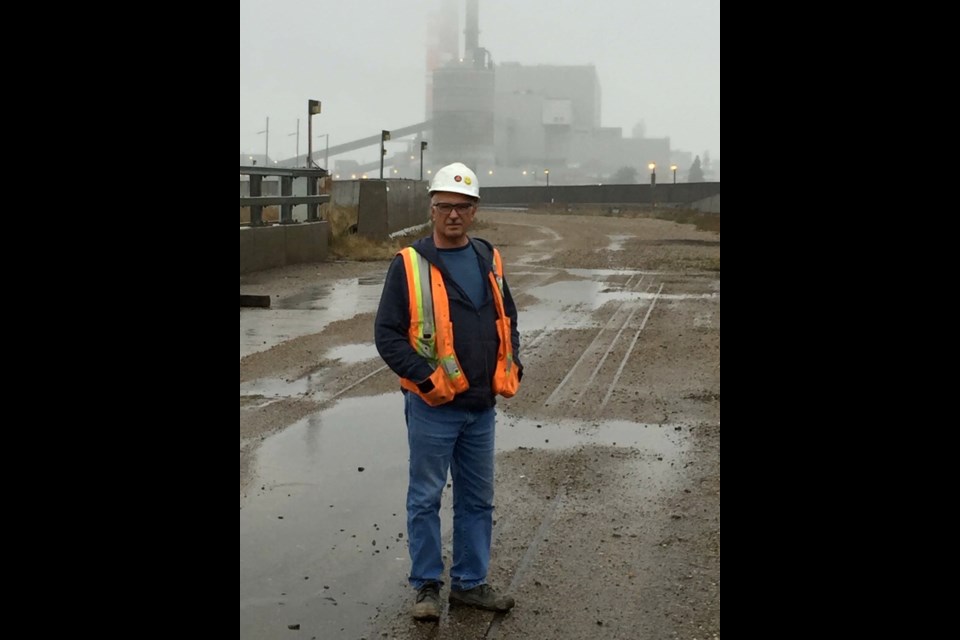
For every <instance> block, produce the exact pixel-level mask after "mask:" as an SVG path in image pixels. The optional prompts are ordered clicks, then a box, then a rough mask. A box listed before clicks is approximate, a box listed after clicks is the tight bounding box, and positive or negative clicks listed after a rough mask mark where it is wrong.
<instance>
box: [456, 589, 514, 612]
mask: <svg viewBox="0 0 960 640" xmlns="http://www.w3.org/2000/svg"><path fill="white" fill-rule="evenodd" d="M514 604H515V603H514V601H513V598H512V597H510V596H501V595H498V594H497V592H496V591H495V590H494V588H493V587H491V586H490V585H488V584H482V585H480V586H479V587H474V588H473V589H467V590H466V591H450V606H453V605H463V606H465V607H474V608H476V609H486V610H487V611H509V610H510V609H513V605H514Z"/></svg>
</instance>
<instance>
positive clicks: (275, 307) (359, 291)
mask: <svg viewBox="0 0 960 640" xmlns="http://www.w3.org/2000/svg"><path fill="white" fill-rule="evenodd" d="M382 289H383V281H382V279H374V278H364V279H363V280H362V281H360V280H358V279H357V278H346V279H343V280H337V281H335V282H333V283H324V284H318V285H316V286H313V287H307V288H305V289H303V290H302V291H300V292H298V293H297V294H296V295H294V296H289V297H287V298H276V299H273V300H271V305H272V308H270V309H249V308H241V309H240V358H243V357H244V356H246V355H249V354H251V353H256V352H258V351H266V350H267V349H270V348H271V347H274V346H276V345H278V344H280V343H281V342H285V341H287V340H291V339H293V338H297V337H300V336H305V335H310V334H312V333H319V332H320V331H323V329H324V327H326V326H327V325H328V324H330V323H331V322H336V321H338V320H347V319H349V318H352V317H354V316H356V315H359V314H362V313H372V312H373V311H376V308H377V305H378V304H379V303H380V291H381V290H382Z"/></svg>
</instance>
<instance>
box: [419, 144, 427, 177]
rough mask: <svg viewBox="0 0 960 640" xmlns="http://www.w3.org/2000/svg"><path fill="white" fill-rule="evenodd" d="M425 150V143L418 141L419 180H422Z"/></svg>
mask: <svg viewBox="0 0 960 640" xmlns="http://www.w3.org/2000/svg"><path fill="white" fill-rule="evenodd" d="M426 150H427V141H426V140H421V141H420V179H421V180H423V152H424V151H426Z"/></svg>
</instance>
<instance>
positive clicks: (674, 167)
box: [670, 164, 677, 184]
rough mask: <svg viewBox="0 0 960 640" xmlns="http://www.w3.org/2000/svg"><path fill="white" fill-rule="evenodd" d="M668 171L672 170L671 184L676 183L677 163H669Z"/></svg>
mask: <svg viewBox="0 0 960 640" xmlns="http://www.w3.org/2000/svg"><path fill="white" fill-rule="evenodd" d="M670 171H673V184H677V165H675V164H672V165H670Z"/></svg>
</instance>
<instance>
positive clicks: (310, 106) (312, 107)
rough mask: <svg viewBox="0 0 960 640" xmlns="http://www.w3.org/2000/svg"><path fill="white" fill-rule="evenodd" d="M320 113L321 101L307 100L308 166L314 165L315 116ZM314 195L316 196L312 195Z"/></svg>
mask: <svg viewBox="0 0 960 640" xmlns="http://www.w3.org/2000/svg"><path fill="white" fill-rule="evenodd" d="M316 113H320V101H319V100H307V166H308V167H309V166H310V165H311V164H313V115H314V114H316ZM311 195H314V194H311Z"/></svg>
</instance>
